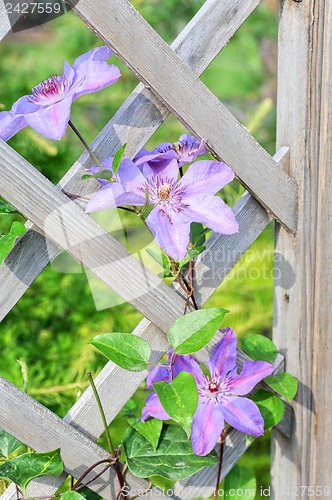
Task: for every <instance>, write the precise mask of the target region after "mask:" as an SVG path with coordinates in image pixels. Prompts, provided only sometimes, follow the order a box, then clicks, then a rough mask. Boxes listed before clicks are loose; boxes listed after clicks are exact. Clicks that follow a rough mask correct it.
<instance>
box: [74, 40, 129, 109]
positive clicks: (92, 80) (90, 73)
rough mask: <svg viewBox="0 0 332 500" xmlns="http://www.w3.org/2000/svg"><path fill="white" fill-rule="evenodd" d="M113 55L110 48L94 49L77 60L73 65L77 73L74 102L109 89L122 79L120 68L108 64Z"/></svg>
mask: <svg viewBox="0 0 332 500" xmlns="http://www.w3.org/2000/svg"><path fill="white" fill-rule="evenodd" d="M112 54H113V53H112V51H111V50H110V49H109V48H108V47H106V46H103V47H98V48H96V49H92V50H90V51H89V52H87V53H85V54H83V55H81V56H80V57H78V58H77V59H76V61H75V62H74V64H73V69H74V71H75V78H74V81H73V86H74V87H75V94H74V100H76V99H78V98H79V97H80V96H82V95H84V94H90V93H91V92H96V91H97V90H101V89H103V88H105V87H108V85H111V84H112V83H115V82H116V81H117V80H118V79H119V78H120V76H121V73H120V70H119V68H118V67H117V66H114V65H113V64H108V63H107V62H106V61H107V59H109V58H110V57H111V55H112Z"/></svg>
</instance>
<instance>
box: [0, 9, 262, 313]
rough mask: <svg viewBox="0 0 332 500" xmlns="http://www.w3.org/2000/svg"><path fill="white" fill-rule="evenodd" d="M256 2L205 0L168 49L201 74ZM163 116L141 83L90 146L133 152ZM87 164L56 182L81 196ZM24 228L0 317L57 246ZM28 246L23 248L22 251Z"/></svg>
mask: <svg viewBox="0 0 332 500" xmlns="http://www.w3.org/2000/svg"><path fill="white" fill-rule="evenodd" d="M258 3H259V2H258V0H250V1H248V2H247V3H246V6H243V5H239V3H238V4H237V5H234V2H233V0H227V1H225V2H219V0H207V2H205V4H204V6H203V7H202V8H201V9H200V10H199V11H198V13H197V14H196V16H195V17H194V18H193V20H192V21H191V22H190V23H189V25H187V26H186V27H185V28H184V30H183V31H182V32H181V33H180V35H179V36H178V38H177V39H176V40H175V41H174V43H173V44H172V48H173V49H174V50H175V51H178V53H179V54H180V55H181V57H182V58H183V60H184V62H185V63H186V64H188V65H189V66H190V67H192V69H193V70H194V71H195V72H197V74H200V73H201V72H202V71H203V70H204V69H205V68H206V67H207V66H208V64H209V63H210V62H211V60H212V58H213V57H214V56H215V54H216V53H217V52H219V51H220V50H221V49H222V47H224V46H225V45H226V43H227V42H228V40H229V39H230V37H231V36H232V35H233V33H234V32H235V31H236V29H238V28H239V26H240V25H241V24H242V23H243V21H244V20H245V18H246V16H248V15H249V14H250V12H251V11H252V10H253V9H254V8H255V7H256V5H257V4H258ZM203 26H205V27H206V26H211V27H214V28H215V30H214V31H213V32H212V31H211V30H203V31H202V27H203ZM207 34H208V35H209V36H207ZM207 47H209V50H207ZM168 115H169V112H168V111H167V109H166V108H165V106H164V105H163V104H162V103H160V101H158V99H157V98H156V97H154V95H153V94H152V93H151V92H150V91H149V90H147V89H146V88H145V87H144V85H143V84H140V85H138V86H137V88H136V89H135V90H134V92H133V93H132V94H131V95H130V97H129V98H128V99H127V100H126V101H125V103H124V104H123V105H122V106H121V107H120V109H119V110H118V111H117V113H116V114H115V115H114V117H113V118H112V119H111V120H110V122H109V123H108V124H107V125H106V127H105V128H104V129H103V130H102V131H101V133H100V134H99V135H98V137H97V138H96V139H95V141H94V142H93V144H92V149H93V151H94V152H95V153H96V155H97V156H98V157H99V158H107V157H109V156H112V155H114V153H115V152H116V151H117V149H118V148H119V147H120V146H121V145H122V144H124V143H127V149H126V154H127V155H128V156H130V157H133V156H134V155H135V154H136V153H137V152H138V151H139V150H140V149H141V147H143V146H144V144H145V142H146V141H147V140H148V139H149V138H150V137H151V135H152V134H153V133H154V132H155V131H156V130H157V128H158V127H159V126H160V125H161V123H162V122H163V120H164V119H165V118H166V117H167V116H168ZM92 165H93V162H92V161H91V158H90V156H89V155H88V154H87V153H84V154H83V155H82V156H81V157H80V158H79V159H78V161H77V162H76V163H75V164H74V165H73V166H72V168H71V169H70V170H69V171H68V173H67V174H66V175H65V176H64V178H63V179H62V180H61V181H60V187H61V188H62V189H65V190H67V191H69V192H72V193H77V194H81V195H82V196H84V195H86V194H88V193H90V192H92V191H93V190H94V189H97V188H98V187H99V184H98V183H97V182H94V183H92V182H89V183H87V182H85V183H84V182H82V180H81V175H82V168H88V167H91V166H92ZM28 227H29V228H30V229H28V231H27V234H26V235H24V236H23V237H22V238H20V240H19V241H18V242H17V243H15V245H14V248H13V249H12V251H11V252H10V254H9V256H8V257H7V259H6V260H5V262H4V264H3V265H2V266H0V283H1V285H2V286H0V320H2V319H3V318H4V317H5V316H6V314H8V312H9V311H10V310H11V309H12V307H13V306H14V305H15V304H16V302H17V301H18V300H19V299H20V297H21V296H22V295H23V294H24V292H25V291H26V290H27V288H28V287H29V286H30V285H31V284H32V283H33V281H34V280H35V279H36V278H37V276H38V275H39V274H40V273H41V272H42V270H43V269H44V267H45V266H46V265H47V264H48V260H49V259H53V258H54V257H55V256H56V254H57V251H58V250H57V247H56V246H55V245H54V244H53V243H52V242H51V241H49V240H45V238H43V237H42V236H40V234H39V233H38V231H40V230H38V228H37V227H36V226H34V225H33V224H29V225H28ZM27 246H28V249H27V250H26V251H23V250H22V249H23V248H27Z"/></svg>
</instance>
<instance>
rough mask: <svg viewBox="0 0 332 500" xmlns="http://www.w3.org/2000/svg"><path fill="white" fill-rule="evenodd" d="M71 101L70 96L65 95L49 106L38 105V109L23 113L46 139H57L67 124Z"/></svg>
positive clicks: (28, 121) (29, 122)
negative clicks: (62, 98) (64, 97)
mask: <svg viewBox="0 0 332 500" xmlns="http://www.w3.org/2000/svg"><path fill="white" fill-rule="evenodd" d="M71 103H72V97H67V98H66V99H64V100H63V101H60V102H57V103H55V104H52V105H51V106H46V107H40V108H39V110H38V111H35V112H34V113H27V114H26V115H24V116H25V119H26V122H27V124H28V125H30V127H32V128H33V129H35V130H36V131H37V132H39V133H40V134H42V135H44V136H45V137H47V138H48V139H53V140H59V139H61V137H63V136H64V134H65V132H66V129H67V126H68V122H69V118H70V109H71Z"/></svg>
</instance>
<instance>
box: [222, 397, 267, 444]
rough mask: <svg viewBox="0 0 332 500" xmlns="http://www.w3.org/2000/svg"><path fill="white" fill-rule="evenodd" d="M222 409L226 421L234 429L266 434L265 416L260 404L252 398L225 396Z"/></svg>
mask: <svg viewBox="0 0 332 500" xmlns="http://www.w3.org/2000/svg"><path fill="white" fill-rule="evenodd" d="M222 411H223V415H224V418H225V420H226V422H227V423H229V424H230V425H231V426H232V427H234V429H237V430H238V431H241V432H244V433H245V434H249V435H250V436H261V435H262V434H264V420H263V417H262V415H261V413H260V411H259V409H258V406H257V405H256V404H255V403H254V402H253V401H251V399H247V398H240V397H237V396H225V397H224V399H223V410H222Z"/></svg>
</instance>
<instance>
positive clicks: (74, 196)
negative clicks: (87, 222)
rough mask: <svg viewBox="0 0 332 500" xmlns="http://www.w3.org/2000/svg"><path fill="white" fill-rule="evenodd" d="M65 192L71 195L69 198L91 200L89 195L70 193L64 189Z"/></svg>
mask: <svg viewBox="0 0 332 500" xmlns="http://www.w3.org/2000/svg"><path fill="white" fill-rule="evenodd" d="M62 192H63V194H65V195H66V196H69V198H79V199H81V200H87V201H89V200H90V198H88V197H87V196H81V195H80V194H75V193H69V192H68V191H64V190H62Z"/></svg>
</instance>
